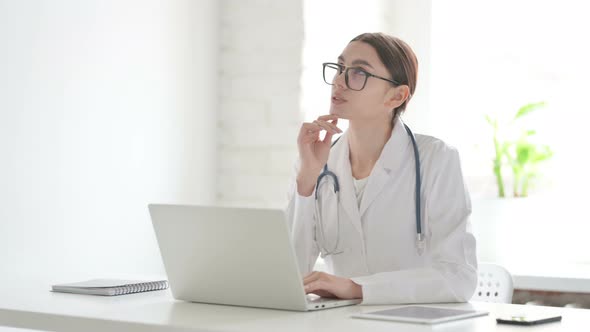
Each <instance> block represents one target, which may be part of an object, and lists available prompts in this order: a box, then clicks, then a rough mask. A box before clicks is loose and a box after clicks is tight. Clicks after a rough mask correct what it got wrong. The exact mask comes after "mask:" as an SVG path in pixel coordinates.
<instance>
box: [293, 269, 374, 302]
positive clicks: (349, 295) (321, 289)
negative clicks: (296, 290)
mask: <svg viewBox="0 0 590 332" xmlns="http://www.w3.org/2000/svg"><path fill="white" fill-rule="evenodd" d="M303 287H304V289H305V294H310V293H311V294H316V295H319V296H321V297H336V298H339V299H347V300H348V299H362V298H363V288H362V287H361V286H360V285H359V284H357V283H355V282H354V281H352V280H350V279H348V278H342V277H337V276H335V275H331V274H328V273H325V272H317V271H314V272H312V273H310V274H308V275H307V276H306V277H305V278H303Z"/></svg>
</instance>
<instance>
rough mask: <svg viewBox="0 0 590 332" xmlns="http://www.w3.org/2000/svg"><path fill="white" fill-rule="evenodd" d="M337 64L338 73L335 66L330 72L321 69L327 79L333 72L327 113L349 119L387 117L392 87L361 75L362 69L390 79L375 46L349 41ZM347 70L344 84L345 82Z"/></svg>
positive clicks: (381, 81) (393, 87) (389, 109)
mask: <svg viewBox="0 0 590 332" xmlns="http://www.w3.org/2000/svg"><path fill="white" fill-rule="evenodd" d="M338 64H340V65H342V66H344V67H341V69H342V70H343V71H342V72H341V73H339V72H338V70H337V69H333V70H332V72H331V73H330V72H329V69H325V72H324V75H325V80H326V81H327V82H328V80H329V79H330V77H331V74H334V76H333V81H332V84H333V85H332V97H331V103H330V114H334V115H337V116H338V117H340V118H343V119H348V120H351V121H357V120H361V121H362V120H375V119H382V118H383V119H389V117H390V113H391V110H392V108H391V105H389V104H386V103H387V101H388V100H389V99H390V98H391V96H392V94H393V91H392V89H395V86H394V85H393V84H392V83H391V82H388V81H386V80H383V79H380V78H376V77H371V76H367V75H366V74H364V72H366V73H369V74H372V75H376V76H379V77H381V78H385V79H388V80H391V79H392V77H391V74H390V73H389V71H388V70H387V68H386V67H385V65H384V64H383V63H382V62H381V60H380V59H379V56H378V55H377V52H376V51H375V49H374V48H373V47H372V46H371V45H369V44H367V43H364V42H360V41H353V42H351V43H349V44H348V46H346V48H345V49H344V51H343V52H342V54H341V55H340V56H339V57H338ZM348 68H350V69H348ZM347 69H348V85H347V84H346V81H345V71H346V70H347ZM358 69H361V70H358ZM328 76H330V77H328ZM328 83H329V82H328ZM363 83H364V87H363ZM357 90H358V91H357Z"/></svg>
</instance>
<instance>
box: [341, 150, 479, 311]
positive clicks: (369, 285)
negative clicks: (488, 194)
mask: <svg viewBox="0 0 590 332" xmlns="http://www.w3.org/2000/svg"><path fill="white" fill-rule="evenodd" d="M439 152H440V154H437V156H436V158H433V160H432V161H431V162H430V167H434V168H435V169H436V170H433V171H432V172H430V178H428V179H424V180H425V182H426V183H424V184H423V185H426V188H425V189H426V190H424V191H423V192H424V195H423V199H424V200H425V205H426V206H425V207H426V208H425V209H424V210H425V212H426V213H425V216H424V217H425V220H426V236H427V240H426V241H427V242H426V252H429V253H430V259H427V260H426V261H425V263H424V266H422V267H419V268H415V269H406V270H398V271H391V272H382V273H377V274H374V275H369V276H362V277H357V278H352V280H353V281H354V282H355V283H357V284H359V285H361V286H362V290H363V302H362V304H395V303H434V302H466V301H469V299H470V298H471V296H472V295H473V292H474V290H475V287H476V284H477V259H476V253H475V249H476V248H475V237H474V236H473V234H472V233H471V230H470V223H469V216H470V214H471V201H470V198H469V194H468V192H467V189H466V187H465V184H464V181H463V175H462V173H461V166H460V161H459V155H458V153H457V151H456V150H455V149H453V148H450V147H447V146H445V147H444V148H443V151H439ZM433 157H434V156H433ZM426 252H425V254H426Z"/></svg>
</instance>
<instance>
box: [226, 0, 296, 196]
mask: <svg viewBox="0 0 590 332" xmlns="http://www.w3.org/2000/svg"><path fill="white" fill-rule="evenodd" d="M220 7H221V8H220V15H221V18H220V22H221V27H220V34H221V39H220V87H219V91H220V103H219V104H220V109H219V111H220V114H219V117H218V124H217V127H218V141H219V149H218V151H219V156H218V158H219V167H218V173H217V177H218V178H217V184H218V185H217V188H218V189H217V201H218V203H219V204H222V205H234V206H252V207H284V205H285V203H286V193H287V188H288V185H289V182H290V180H291V176H292V170H293V163H294V161H295V159H296V157H297V147H296V137H297V131H298V128H299V126H300V123H301V121H302V119H303V114H301V111H300V101H299V99H300V79H301V71H302V64H301V63H302V60H301V58H302V45H303V10H302V1H298V0H296V1H272V0H247V1H238V0H223V1H222V2H221V6H220Z"/></svg>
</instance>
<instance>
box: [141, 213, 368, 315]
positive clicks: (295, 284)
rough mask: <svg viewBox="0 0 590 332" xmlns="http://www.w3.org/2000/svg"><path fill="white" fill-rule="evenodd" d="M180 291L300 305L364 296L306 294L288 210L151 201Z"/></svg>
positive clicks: (315, 306)
mask: <svg viewBox="0 0 590 332" xmlns="http://www.w3.org/2000/svg"><path fill="white" fill-rule="evenodd" d="M148 208H149V211H150V215H151V219H152V223H153V226H154V230H155V233H156V238H157V240H158V245H159V247H160V253H161V255H162V260H163V262H164V267H165V269H166V274H167V275H168V282H169V284H170V289H171V291H172V295H173V296H174V298H176V299H178V300H183V301H190V302H201V303H212V304H225V305H236V306H246V307H259V308H271V309H283V310H295V311H310V310H321V309H326V308H334V307H340V306H346V305H353V304H357V303H360V302H361V300H360V299H357V300H340V299H326V298H321V297H317V296H314V295H306V294H305V291H304V290H303V278H302V276H301V273H300V271H299V268H298V266H297V260H296V256H295V251H294V250H293V246H292V244H291V241H290V236H289V231H288V228H287V222H286V217H285V213H284V212H283V211H282V210H275V209H250V208H229V207H214V206H190V205H163V204H150V205H149V206H148Z"/></svg>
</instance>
